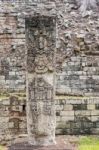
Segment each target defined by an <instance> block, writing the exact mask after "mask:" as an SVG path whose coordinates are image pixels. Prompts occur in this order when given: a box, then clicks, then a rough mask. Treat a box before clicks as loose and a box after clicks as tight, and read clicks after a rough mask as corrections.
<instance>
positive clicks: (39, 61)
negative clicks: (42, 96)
mask: <svg viewBox="0 0 99 150" xmlns="http://www.w3.org/2000/svg"><path fill="white" fill-rule="evenodd" d="M34 63H35V72H37V73H45V72H47V71H48V66H47V64H48V60H47V57H46V55H45V54H43V55H37V57H36V58H35V62H34Z"/></svg>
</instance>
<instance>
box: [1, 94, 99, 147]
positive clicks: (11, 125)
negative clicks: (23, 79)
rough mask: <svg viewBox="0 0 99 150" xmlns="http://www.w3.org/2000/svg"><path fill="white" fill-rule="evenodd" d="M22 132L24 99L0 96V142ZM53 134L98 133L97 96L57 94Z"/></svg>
mask: <svg viewBox="0 0 99 150" xmlns="http://www.w3.org/2000/svg"><path fill="white" fill-rule="evenodd" d="M25 134H27V123H26V98H25V97H24V98H22V97H18V96H11V97H10V98H4V99H3V98H2V99H0V143H2V144H4V143H6V142H8V143H9V142H12V143H13V142H14V140H15V139H16V138H19V137H23V136H24V135H25ZM56 134H58V135H59V134H60V135H63V134H72V135H74V134H75V135H80V134H96V135H97V134H99V98H98V97H97V98H96V97H91V98H88V97H83V98H82V97H78V98H77V97H63V96H62V97H56Z"/></svg>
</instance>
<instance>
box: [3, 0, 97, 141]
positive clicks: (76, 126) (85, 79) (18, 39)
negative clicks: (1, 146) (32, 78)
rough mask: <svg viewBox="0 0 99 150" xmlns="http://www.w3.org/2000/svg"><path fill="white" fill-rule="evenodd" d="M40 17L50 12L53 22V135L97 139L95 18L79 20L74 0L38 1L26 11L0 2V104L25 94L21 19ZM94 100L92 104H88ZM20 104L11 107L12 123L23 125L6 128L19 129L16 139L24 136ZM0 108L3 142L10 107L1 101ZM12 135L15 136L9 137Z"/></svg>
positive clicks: (21, 3) (12, 3)
mask: <svg viewBox="0 0 99 150" xmlns="http://www.w3.org/2000/svg"><path fill="white" fill-rule="evenodd" d="M41 8H44V10H46V11H43V9H42V12H41ZM30 10H32V11H30ZM40 12H41V13H44V15H45V16H46V15H48V14H49V16H50V14H51V13H52V12H53V14H54V13H56V16H57V40H56V48H57V49H56V95H57V97H58V98H57V100H56V106H57V107H56V109H57V111H56V116H57V130H56V133H64V134H67V133H75V134H76V133H83V132H86V133H89V132H91V131H92V132H94V133H98V130H99V128H98V127H99V118H98V115H99V112H98V111H99V110H98V109H99V107H98V101H99V100H98V96H99V31H98V29H99V15H98V14H99V13H97V12H95V11H94V12H93V13H92V12H91V11H88V12H87V15H86V17H82V15H81V14H80V13H79V10H78V8H77V5H76V4H75V3H74V2H73V0H69V1H68V0H63V1H61V0H57V1H55V0H51V1H49V2H48V1H47V2H46V0H42V1H41V0H38V1H34V2H31V3H28V4H26V5H25V1H16V2H15V1H0V97H1V99H2V97H3V95H6V96H7V95H12V94H13V93H14V94H15V93H17V94H18V93H25V89H26V55H27V53H26V48H25V15H26V14H29V15H32V14H33V15H34V14H40ZM50 12H51V13H50ZM64 95H65V96H66V97H64ZM67 96H68V97H69V98H68V97H67ZM78 96H79V97H80V99H79V98H78ZM74 97H75V98H74ZM81 97H82V98H84V99H87V100H85V101H84V104H83V102H82V100H81V99H82V98H81ZM92 97H94V98H93V99H94V101H93V100H92V101H91V102H90V103H89V102H88V100H90V99H92ZM12 99H13V98H12ZM71 100H72V101H71ZM70 101H71V103H70ZM23 103H25V102H22V104H21V101H19V102H18V104H16V103H15V105H14V104H13V105H14V107H13V109H14V108H15V111H14V113H11V114H12V118H13V116H14V118H15V116H16V118H15V120H14V121H16V119H17V120H18V118H19V120H21V122H20V123H19V124H18V127H17V123H13V122H14V121H13V119H12V121H11V123H10V128H14V129H15V128H18V129H20V133H19V134H22V133H25V131H26V123H25V119H26V116H25V114H24V115H23V111H25V105H24V104H23ZM0 104H1V105H0V112H2V113H0V115H1V117H0V118H1V119H0V122H2V123H0V137H1V138H2V137H3V138H4V136H5V135H6V134H5V133H8V132H10V131H9V130H8V128H9V125H8V124H9V122H10V121H9V120H10V118H11V116H10V115H11V114H10V113H9V112H10V108H11V107H12V106H10V102H9V100H8V101H7V100H6V102H5V101H3V100H2V101H0ZM17 106H18V107H17ZM19 106H20V107H19ZM16 108H17V109H18V111H16ZM19 108H20V109H19ZM20 111H22V113H19V112H20ZM19 114H20V115H19ZM78 114H79V115H78ZM4 115H5V116H4ZM69 115H70V116H69ZM17 116H19V117H18V118H17ZM79 116H80V117H79ZM4 117H5V118H4ZM22 119H23V121H22ZM16 122H17V121H16ZM21 123H22V124H21ZM20 124H21V125H20ZM20 126H21V127H20ZM21 128H23V129H22V130H21ZM94 129H95V130H94ZM11 132H12V130H11ZM92 132H91V133H92ZM16 133H17V130H16V132H15V131H14V132H13V136H14V135H15V134H16ZM7 135H10V134H7ZM11 135H12V134H11ZM7 137H9V136H7ZM9 138H10V137H9Z"/></svg>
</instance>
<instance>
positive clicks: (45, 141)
mask: <svg viewBox="0 0 99 150" xmlns="http://www.w3.org/2000/svg"><path fill="white" fill-rule="evenodd" d="M28 139H29V140H28V141H29V144H31V145H34V146H49V145H55V144H56V141H55V138H54V137H39V138H33V137H32V138H31V137H30V138H28Z"/></svg>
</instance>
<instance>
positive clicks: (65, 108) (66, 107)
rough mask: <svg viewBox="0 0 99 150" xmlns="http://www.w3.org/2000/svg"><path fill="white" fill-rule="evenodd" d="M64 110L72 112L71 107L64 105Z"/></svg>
mask: <svg viewBox="0 0 99 150" xmlns="http://www.w3.org/2000/svg"><path fill="white" fill-rule="evenodd" d="M64 110H73V105H64Z"/></svg>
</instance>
